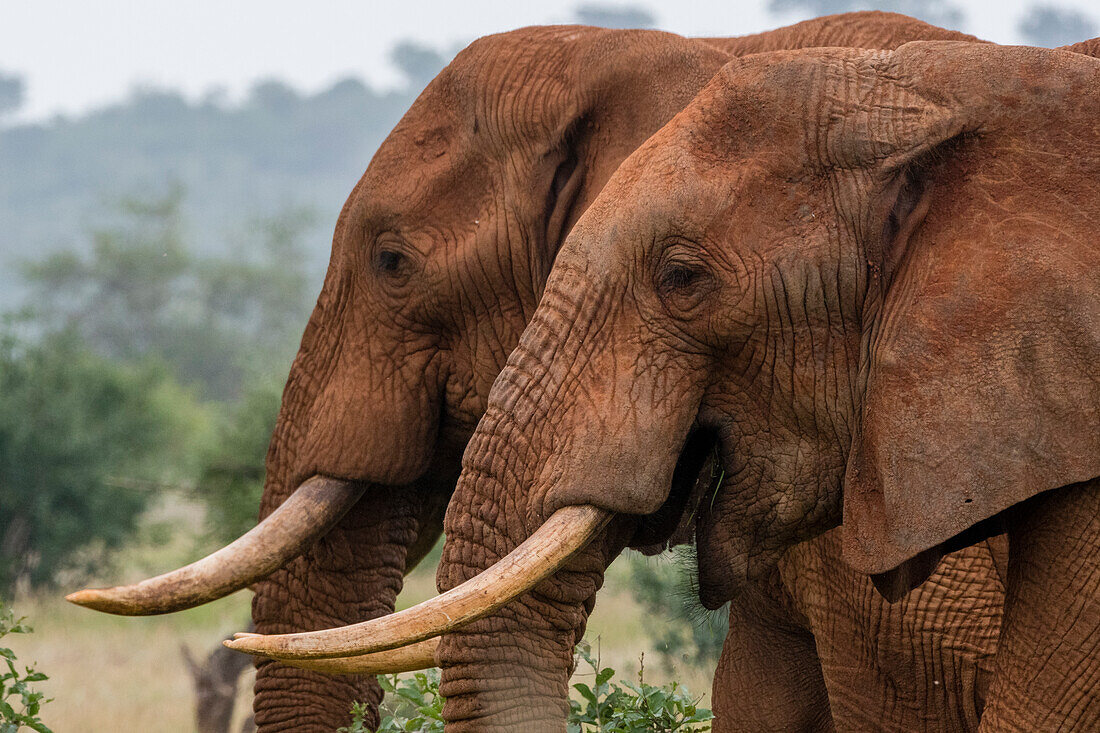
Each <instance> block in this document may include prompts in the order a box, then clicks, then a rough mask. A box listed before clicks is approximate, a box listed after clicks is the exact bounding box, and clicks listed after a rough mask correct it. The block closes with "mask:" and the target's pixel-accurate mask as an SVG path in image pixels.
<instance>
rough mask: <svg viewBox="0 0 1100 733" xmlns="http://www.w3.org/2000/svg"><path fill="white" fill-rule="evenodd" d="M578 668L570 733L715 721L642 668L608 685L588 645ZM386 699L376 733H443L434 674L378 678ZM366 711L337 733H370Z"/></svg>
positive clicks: (674, 728) (678, 731) (665, 730)
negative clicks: (634, 679)
mask: <svg viewBox="0 0 1100 733" xmlns="http://www.w3.org/2000/svg"><path fill="white" fill-rule="evenodd" d="M577 661H578V667H580V666H581V663H583V664H584V665H585V666H587V667H588V668H589V669H591V672H582V673H580V674H581V675H582V676H586V677H587V676H594V679H593V681H592V684H587V683H585V682H578V683H576V684H574V685H573V689H574V690H576V691H577V693H578V694H579V695H580V696H581V698H582V699H583V700H582V701H576V700H571V701H570V702H569V733H704V731H708V730H710V725H709V723H708V721H710V720H711V718H713V717H714V716H713V715H712V714H711V712H710V710H707V709H706V708H702V707H699V704H698V703H699V700H698V698H693V697H691V695H690V694H688V691H687V690H686V689H685V688H684V687H682V686H681V685H680V684H678V683H676V682H672V683H671V684H668V685H664V686H663V687H656V686H654V685H649V684H646V682H645V677H644V672H645V668H644V667H643V668H642V671H640V672H639V673H638V682H637V683H634V682H629V681H627V680H619V682H618V683H615V682H612V678H613V677H614V676H615V670H614V669H611V668H610V667H602V666H601V665H600V662H599V659H598V658H595V659H594V658H593V657H592V650H591V648H590V647H589V645H588V644H587V643H584V642H582V643H581V644H579V645H578V646H577ZM378 681H379V682H380V683H381V685H382V689H383V690H385V691H386V699H385V701H384V702H383V703H382V722H381V724H380V725H379V727H378V729H377V731H376V733H398V732H400V731H421V732H423V733H442V731H443V698H442V697H441V696H440V694H439V671H438V670H435V669H432V670H428V671H427V672H417V673H416V674H415V675H413V676H412V677H407V678H405V679H401V678H399V677H398V676H397V675H383V676H380V677H379V678H378ZM365 714H366V707H365V706H363V705H360V704H358V703H356V704H355V705H353V706H352V725H351V726H349V727H347V728H341V729H340V730H339V731H337V733H370V729H369V728H367V727H366V725H365V724H364V722H363V718H364V716H365Z"/></svg>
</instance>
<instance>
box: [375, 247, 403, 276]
mask: <svg viewBox="0 0 1100 733" xmlns="http://www.w3.org/2000/svg"><path fill="white" fill-rule="evenodd" d="M404 264H405V255H403V254H402V253H400V252H398V251H397V250H393V249H381V250H379V251H378V255H377V256H376V257H375V266H376V267H377V268H378V271H379V272H381V273H384V274H386V275H396V274H398V273H400V272H401V270H402V269H404V267H403V266H404Z"/></svg>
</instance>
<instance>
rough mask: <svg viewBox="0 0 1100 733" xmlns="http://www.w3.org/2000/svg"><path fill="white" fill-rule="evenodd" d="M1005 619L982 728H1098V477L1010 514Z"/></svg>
mask: <svg viewBox="0 0 1100 733" xmlns="http://www.w3.org/2000/svg"><path fill="white" fill-rule="evenodd" d="M1008 526H1009V567H1008V589H1007V597H1006V601H1005V620H1004V626H1003V628H1002V631H1001V638H1000V645H999V648H998V651H997V659H996V667H995V672H994V677H993V684H992V686H991V689H990V701H989V703H988V705H987V707H986V710H985V713H984V715H983V716H982V725H981V729H980V730H982V731H988V732H992V731H1040V730H1044V731H1045V730H1079V731H1095V730H1100V479H1094V480H1092V481H1087V482H1085V483H1081V484H1076V485H1073V486H1070V487H1067V488H1063V489H1058V490H1056V491H1052V492H1048V493H1046V494H1042V495H1040V496H1037V497H1035V498H1034V499H1031V500H1030V501H1028V502H1026V503H1024V504H1022V505H1020V506H1018V507H1016V508H1014V509H1013V510H1012V511H1011V512H1010V513H1009V516H1008Z"/></svg>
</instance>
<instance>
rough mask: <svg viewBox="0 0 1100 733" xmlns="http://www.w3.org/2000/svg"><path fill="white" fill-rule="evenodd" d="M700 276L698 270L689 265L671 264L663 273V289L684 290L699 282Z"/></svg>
mask: <svg viewBox="0 0 1100 733" xmlns="http://www.w3.org/2000/svg"><path fill="white" fill-rule="evenodd" d="M700 276H701V274H700V272H699V271H698V270H696V269H695V268H692V267H688V266H687V265H679V264H676V265H669V266H668V267H666V268H665V270H664V272H663V273H661V290H664V291H674V290H684V289H685V288H688V287H690V286H691V285H693V284H694V283H695V282H697V281H698V280H699V278H700Z"/></svg>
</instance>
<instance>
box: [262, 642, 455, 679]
mask: <svg viewBox="0 0 1100 733" xmlns="http://www.w3.org/2000/svg"><path fill="white" fill-rule="evenodd" d="M438 646H439V638H438V637H436V638H434V639H426V640H424V641H420V642H417V643H415V644H409V645H408V646H403V647H398V648H397V649H390V650H389V651H388V652H375V653H374V654H360V655H358V656H355V657H340V658H338V659H284V660H280V662H281V663H282V664H288V665H290V666H291V667H301V668H302V669H312V670H313V671H314V672H324V673H325V674H397V673H398V672H417V671H419V670H422V669H430V668H431V667H435V666H436V663H435V650H436V648H437V647H438Z"/></svg>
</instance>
